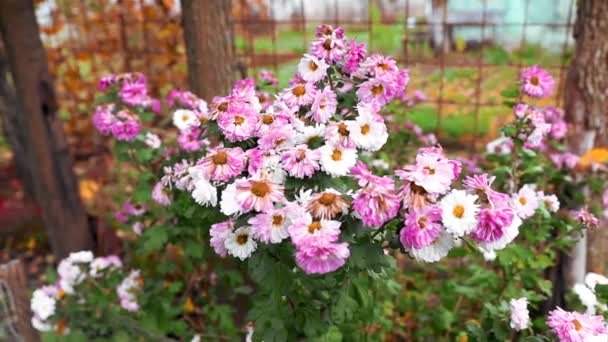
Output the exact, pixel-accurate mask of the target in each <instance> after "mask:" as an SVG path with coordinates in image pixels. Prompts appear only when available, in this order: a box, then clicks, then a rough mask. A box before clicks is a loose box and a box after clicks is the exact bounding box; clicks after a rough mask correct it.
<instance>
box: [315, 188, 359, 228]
mask: <svg viewBox="0 0 608 342" xmlns="http://www.w3.org/2000/svg"><path fill="white" fill-rule="evenodd" d="M348 207H349V203H348V200H347V199H346V198H345V197H344V196H343V195H342V194H340V192H338V191H336V190H334V189H326V190H325V191H323V192H319V193H316V194H313V195H312V196H310V199H309V200H308V202H307V203H306V210H308V212H310V214H311V215H312V217H313V218H316V219H325V220H331V219H333V218H336V217H340V216H342V215H345V214H346V213H348Z"/></svg>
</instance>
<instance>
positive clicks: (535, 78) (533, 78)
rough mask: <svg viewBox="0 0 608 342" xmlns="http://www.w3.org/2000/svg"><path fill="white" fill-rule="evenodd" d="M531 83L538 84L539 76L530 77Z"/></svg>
mask: <svg viewBox="0 0 608 342" xmlns="http://www.w3.org/2000/svg"><path fill="white" fill-rule="evenodd" d="M530 83H531V84H532V85H535V86H537V85H538V84H539V83H540V81H539V79H538V77H536V76H532V78H530Z"/></svg>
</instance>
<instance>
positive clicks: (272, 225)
mask: <svg viewBox="0 0 608 342" xmlns="http://www.w3.org/2000/svg"><path fill="white" fill-rule="evenodd" d="M302 214H303V209H302V210H298V208H297V205H296V206H294V205H288V206H285V207H283V208H280V209H274V210H272V211H269V212H267V213H261V214H257V215H256V216H254V217H252V218H250V219H249V221H247V223H249V224H250V225H251V233H252V234H253V236H254V237H255V238H256V239H257V240H259V241H261V242H265V243H279V242H281V241H283V240H284V239H286V238H287V237H289V232H288V230H287V228H288V227H289V226H290V225H291V223H292V222H293V220H294V219H296V218H297V217H300V216H301V215H302Z"/></svg>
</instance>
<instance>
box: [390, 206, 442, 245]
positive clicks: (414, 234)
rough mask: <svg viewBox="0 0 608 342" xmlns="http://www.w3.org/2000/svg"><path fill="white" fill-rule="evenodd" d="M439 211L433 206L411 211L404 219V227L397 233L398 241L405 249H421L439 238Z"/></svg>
mask: <svg viewBox="0 0 608 342" xmlns="http://www.w3.org/2000/svg"><path fill="white" fill-rule="evenodd" d="M442 230H443V227H442V226H441V209H440V208H439V207H437V206H435V205H429V206H426V207H422V208H414V209H411V210H410V211H409V212H408V214H407V216H406V217H405V226H404V227H403V229H401V231H400V232H399V240H400V241H401V244H402V245H403V246H404V247H405V248H422V247H425V246H428V245H430V244H431V243H433V241H435V239H437V238H438V237H439V235H440V234H441V231H442Z"/></svg>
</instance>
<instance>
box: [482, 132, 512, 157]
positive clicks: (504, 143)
mask: <svg viewBox="0 0 608 342" xmlns="http://www.w3.org/2000/svg"><path fill="white" fill-rule="evenodd" d="M512 149H513V140H511V138H509V137H505V136H501V137H499V138H497V139H495V140H492V141H490V142H489V143H488V144H487V145H486V152H487V153H489V154H499V155H507V154H511V150H512Z"/></svg>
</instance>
